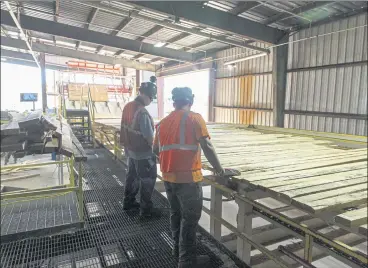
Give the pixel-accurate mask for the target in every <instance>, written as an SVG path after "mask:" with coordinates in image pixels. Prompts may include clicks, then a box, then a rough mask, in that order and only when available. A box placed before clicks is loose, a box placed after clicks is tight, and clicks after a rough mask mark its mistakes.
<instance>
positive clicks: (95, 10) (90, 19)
mask: <svg viewBox="0 0 368 268" xmlns="http://www.w3.org/2000/svg"><path fill="white" fill-rule="evenodd" d="M97 13H98V8H95V7H93V8H92V10H91V12H90V13H89V14H88V18H87V22H86V24H85V25H84V29H87V30H89V28H90V25H91V23H93V21H94V20H95V19H96V17H97ZM81 43H82V42H81V41H77V44H76V45H75V49H76V50H78V49H79V46H80V44H81Z"/></svg>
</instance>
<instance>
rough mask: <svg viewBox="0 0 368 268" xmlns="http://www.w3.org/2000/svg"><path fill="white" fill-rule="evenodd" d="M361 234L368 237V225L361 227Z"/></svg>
mask: <svg viewBox="0 0 368 268" xmlns="http://www.w3.org/2000/svg"><path fill="white" fill-rule="evenodd" d="M359 234H362V235H364V236H366V237H367V236H368V224H363V225H362V226H359Z"/></svg>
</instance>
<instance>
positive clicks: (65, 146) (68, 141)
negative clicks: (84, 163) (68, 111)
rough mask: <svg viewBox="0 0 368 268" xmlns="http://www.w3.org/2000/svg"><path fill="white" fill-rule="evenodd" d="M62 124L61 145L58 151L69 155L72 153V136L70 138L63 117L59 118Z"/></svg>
mask: <svg viewBox="0 0 368 268" xmlns="http://www.w3.org/2000/svg"><path fill="white" fill-rule="evenodd" d="M61 124H62V126H61V127H62V129H61V131H62V139H61V147H60V150H59V152H60V153H61V154H62V155H65V156H67V157H71V156H72V155H73V144H72V138H71V130H70V127H69V125H68V123H67V122H66V120H65V119H64V118H63V119H62V120H61Z"/></svg>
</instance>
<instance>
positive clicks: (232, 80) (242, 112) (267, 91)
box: [214, 44, 273, 126]
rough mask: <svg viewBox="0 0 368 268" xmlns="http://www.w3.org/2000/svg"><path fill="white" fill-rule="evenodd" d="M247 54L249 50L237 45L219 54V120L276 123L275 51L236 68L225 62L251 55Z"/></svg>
mask: <svg viewBox="0 0 368 268" xmlns="http://www.w3.org/2000/svg"><path fill="white" fill-rule="evenodd" d="M255 45H256V46H259V47H265V46H264V45H262V44H255ZM245 51H247V52H245ZM246 53H249V50H245V49H241V48H233V49H227V50H224V51H221V52H219V53H217V55H216V57H217V58H218V59H220V60H218V61H217V67H216V87H215V98H214V109H215V113H214V114H215V122H219V123H235V124H254V125H264V126H272V121H273V119H272V118H273V116H272V75H271V72H272V53H271V54H270V55H268V56H265V57H260V58H256V59H252V60H248V61H243V62H240V63H237V64H236V66H237V67H236V68H231V69H229V68H228V67H227V66H225V65H224V63H225V62H227V61H230V60H234V59H239V58H243V57H246V56H248V54H246ZM253 54H257V53H253ZM224 57H226V58H224Z"/></svg>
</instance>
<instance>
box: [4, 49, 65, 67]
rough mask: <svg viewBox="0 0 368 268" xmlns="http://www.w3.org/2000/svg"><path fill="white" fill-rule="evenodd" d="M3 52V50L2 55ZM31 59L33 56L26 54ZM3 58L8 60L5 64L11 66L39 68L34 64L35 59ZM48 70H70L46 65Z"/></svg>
mask: <svg viewBox="0 0 368 268" xmlns="http://www.w3.org/2000/svg"><path fill="white" fill-rule="evenodd" d="M2 51H3V50H1V53H3V52H2ZM17 53H20V54H25V53H21V52H17ZM25 55H27V56H29V57H31V55H29V54H25ZM2 57H4V58H6V61H5V63H10V64H16V65H24V66H29V67H35V68H38V66H37V64H36V63H35V62H34V60H33V58H32V57H31V58H32V59H31V60H28V59H23V58H18V57H16V58H14V57H6V56H5V55H2ZM46 69H47V70H55V71H56V70H65V71H66V70H68V68H67V67H63V66H58V65H54V64H48V63H46Z"/></svg>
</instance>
